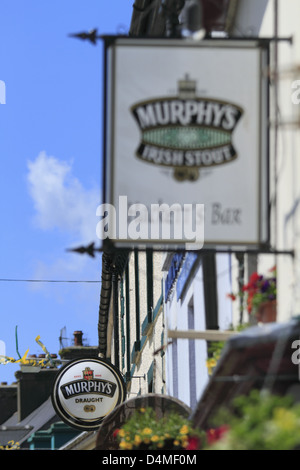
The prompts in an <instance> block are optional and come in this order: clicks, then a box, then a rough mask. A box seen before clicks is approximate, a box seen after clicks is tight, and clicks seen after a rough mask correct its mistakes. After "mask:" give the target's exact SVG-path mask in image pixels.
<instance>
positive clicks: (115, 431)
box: [113, 429, 120, 437]
mask: <svg viewBox="0 0 300 470" xmlns="http://www.w3.org/2000/svg"><path fill="white" fill-rule="evenodd" d="M119 432H120V429H115V430H114V432H113V437H117V435H118V434H119Z"/></svg>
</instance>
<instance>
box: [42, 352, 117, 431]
mask: <svg viewBox="0 0 300 470" xmlns="http://www.w3.org/2000/svg"><path fill="white" fill-rule="evenodd" d="M83 362H94V363H97V364H100V365H102V366H104V367H106V368H107V369H109V370H110V371H111V372H112V373H113V374H114V376H115V378H116V381H117V383H118V385H117V387H118V390H119V399H118V401H117V403H116V405H115V406H118V405H120V404H121V403H122V402H124V401H125V398H126V386H125V381H124V379H123V376H122V374H121V372H120V371H119V369H117V368H116V367H115V366H114V365H113V364H111V362H109V361H107V360H104V359H97V358H86V357H85V358H81V359H74V360H73V361H70V362H68V363H67V364H65V365H64V366H62V367H61V368H60V369H59V372H58V374H57V376H56V378H55V381H54V385H53V389H52V394H51V400H52V405H53V408H54V410H55V411H56V413H57V414H58V416H59V417H60V418H61V419H62V421H63V422H64V423H65V424H67V425H68V426H71V427H72V428H75V429H79V430H81V431H94V430H97V429H98V428H99V426H100V425H101V423H102V421H103V420H104V418H106V416H107V415H104V416H102V417H101V418H99V419H97V420H95V421H94V422H93V424H91V423H90V422H89V423H87V422H86V421H85V420H83V419H80V418H77V417H74V416H70V415H69V413H67V412H66V410H65V409H64V407H63V406H62V404H61V402H60V400H59V397H58V390H59V383H60V381H61V378H62V377H63V375H64V374H65V373H66V372H67V370H69V369H70V368H71V367H73V366H74V365H76V364H80V363H83Z"/></svg>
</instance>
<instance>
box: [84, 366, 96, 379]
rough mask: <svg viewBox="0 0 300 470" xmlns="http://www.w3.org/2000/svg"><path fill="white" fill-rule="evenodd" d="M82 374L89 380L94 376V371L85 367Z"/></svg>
mask: <svg viewBox="0 0 300 470" xmlns="http://www.w3.org/2000/svg"><path fill="white" fill-rule="evenodd" d="M82 375H83V378H84V379H85V380H91V379H93V378H94V371H93V370H92V369H91V368H90V367H86V368H85V369H84V370H83V371H82Z"/></svg>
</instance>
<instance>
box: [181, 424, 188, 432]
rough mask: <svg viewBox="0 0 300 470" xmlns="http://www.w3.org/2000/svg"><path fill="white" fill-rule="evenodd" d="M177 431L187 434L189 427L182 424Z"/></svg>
mask: <svg viewBox="0 0 300 470" xmlns="http://www.w3.org/2000/svg"><path fill="white" fill-rule="evenodd" d="M179 432H180V434H187V433H188V432H189V427H188V426H187V425H186V424H184V425H183V426H182V428H181V429H180V431H179Z"/></svg>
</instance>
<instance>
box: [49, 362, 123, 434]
mask: <svg viewBox="0 0 300 470" xmlns="http://www.w3.org/2000/svg"><path fill="white" fill-rule="evenodd" d="M124 400H125V385H124V381H123V378H122V376H121V374H120V372H119V371H118V370H117V369H116V368H115V367H114V366H113V365H112V364H110V363H108V362H106V361H103V360H100V359H79V360H75V361H70V362H69V363H68V364H67V365H65V366H64V367H62V368H61V369H60V371H59V373H58V375H57V377H56V380H55V383H54V387H53V391H52V403H53V406H54V409H55V411H56V412H57V414H58V415H59V416H60V417H61V419H62V420H63V421H64V422H65V423H66V424H68V425H69V426H71V427H74V428H76V429H81V430H93V429H97V428H98V427H99V426H100V424H101V422H102V420H103V419H104V418H105V417H106V416H107V415H108V414H109V413H110V412H111V411H112V410H113V409H114V408H115V407H116V406H117V405H119V404H120V403H122V402H123V401H124Z"/></svg>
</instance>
